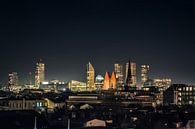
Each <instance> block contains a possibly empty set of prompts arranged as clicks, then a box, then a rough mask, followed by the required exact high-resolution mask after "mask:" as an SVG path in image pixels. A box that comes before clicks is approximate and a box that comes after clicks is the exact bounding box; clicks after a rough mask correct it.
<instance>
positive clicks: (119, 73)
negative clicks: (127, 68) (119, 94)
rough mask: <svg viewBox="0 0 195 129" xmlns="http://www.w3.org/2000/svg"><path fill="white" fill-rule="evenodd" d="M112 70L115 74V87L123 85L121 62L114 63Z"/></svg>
mask: <svg viewBox="0 0 195 129" xmlns="http://www.w3.org/2000/svg"><path fill="white" fill-rule="evenodd" d="M114 71H115V74H116V81H117V87H120V86H122V85H123V66H122V64H118V63H117V64H114Z"/></svg>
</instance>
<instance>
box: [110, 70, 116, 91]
mask: <svg viewBox="0 0 195 129" xmlns="http://www.w3.org/2000/svg"><path fill="white" fill-rule="evenodd" d="M110 88H111V89H113V90H116V75H115V73H114V72H112V75H111V78H110Z"/></svg>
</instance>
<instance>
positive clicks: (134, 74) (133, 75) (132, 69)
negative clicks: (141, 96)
mask: <svg viewBox="0 0 195 129" xmlns="http://www.w3.org/2000/svg"><path fill="white" fill-rule="evenodd" d="M129 63H130V64H131V66H129ZM129 67H130V69H129ZM129 70H130V72H131V84H130V86H133V87H135V86H136V85H137V68H136V63H134V62H130V61H129V62H128V63H126V71H125V72H126V79H125V80H126V81H127V77H128V73H129Z"/></svg>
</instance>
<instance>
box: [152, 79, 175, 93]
mask: <svg viewBox="0 0 195 129" xmlns="http://www.w3.org/2000/svg"><path fill="white" fill-rule="evenodd" d="M153 83H154V85H155V86H157V87H158V88H159V90H160V91H165V90H166V89H167V88H169V86H171V83H172V81H171V79H170V78H163V79H154V82H153Z"/></svg>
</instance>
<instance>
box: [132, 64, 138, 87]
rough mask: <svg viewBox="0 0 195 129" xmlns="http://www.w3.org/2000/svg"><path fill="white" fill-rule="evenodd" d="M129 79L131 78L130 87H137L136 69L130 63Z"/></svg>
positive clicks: (134, 65)
mask: <svg viewBox="0 0 195 129" xmlns="http://www.w3.org/2000/svg"><path fill="white" fill-rule="evenodd" d="M131 78H132V86H136V85H137V69H136V63H133V62H132V63H131Z"/></svg>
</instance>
